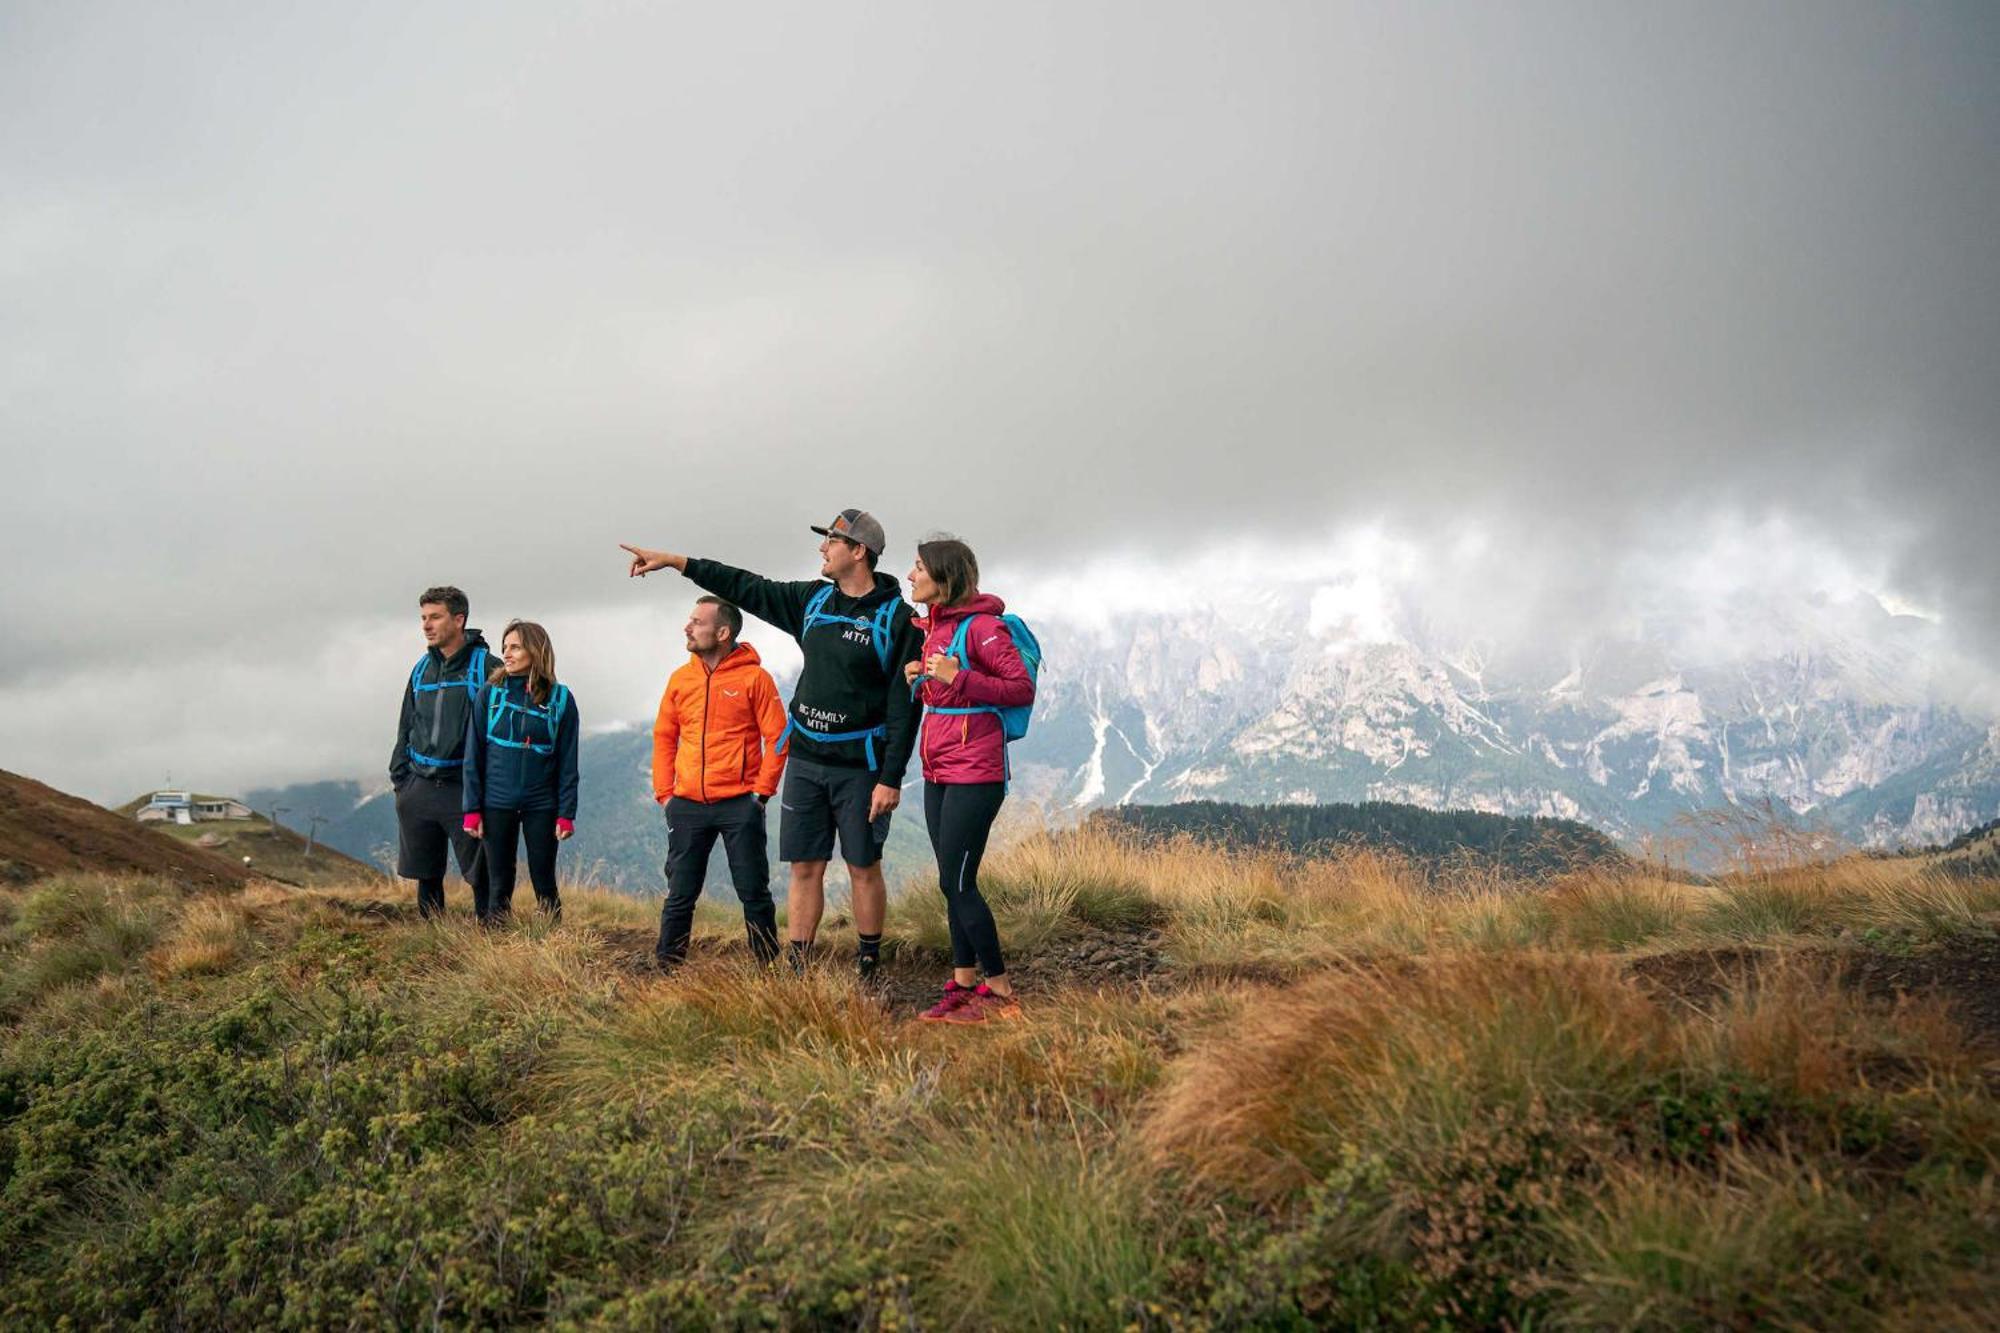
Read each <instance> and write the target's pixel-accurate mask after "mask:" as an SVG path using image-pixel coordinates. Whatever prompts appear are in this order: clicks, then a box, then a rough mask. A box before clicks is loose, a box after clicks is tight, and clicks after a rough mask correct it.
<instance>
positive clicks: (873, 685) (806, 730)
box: [624, 509, 923, 980]
mask: <svg viewBox="0 0 2000 1333" xmlns="http://www.w3.org/2000/svg"><path fill="white" fill-rule="evenodd" d="M813 531H814V532H816V533H818V534H820V536H821V537H822V538H823V540H822V541H821V542H820V545H819V553H820V577H819V578H818V579H812V580H807V581H804V582H798V583H778V582H774V581H773V580H771V579H767V578H764V577H763V576H762V575H758V574H752V573H750V572H748V571H747V570H741V569H735V568H732V567H731V566H729V565H725V564H722V563H720V562H718V561H714V560H699V559H693V558H690V557H688V556H684V555H675V554H672V553H671V552H667V551H649V550H646V549H644V548H642V547H637V546H627V547H625V548H624V549H625V550H627V551H629V552H631V554H632V567H631V571H630V572H631V574H632V575H633V576H634V577H643V576H644V575H647V574H650V573H652V572H653V571H654V570H656V569H676V570H679V571H680V572H681V573H683V574H685V575H687V577H688V579H689V580H690V581H691V582H693V583H694V584H695V585H696V586H698V587H700V588H703V589H706V590H707V591H709V592H712V593H714V594H716V595H717V596H718V597H724V598H727V599H728V600H729V601H731V602H733V603H735V604H736V605H737V606H739V607H741V608H742V609H743V610H744V611H746V612H748V613H749V614H751V615H753V616H756V617H757V618H758V619H760V620H763V621H767V622H768V623H770V624H772V625H775V626H776V627H777V628H779V629H781V630H783V631H784V632H785V633H787V634H789V635H791V636H792V637H793V638H794V639H797V640H798V643H799V649H800V651H801V652H802V653H804V655H805V663H804V665H803V666H802V667H801V668H800V669H799V681H798V685H797V687H796V688H795V689H794V690H793V692H792V704H791V710H790V723H789V725H788V726H787V727H786V729H785V738H784V739H783V740H781V741H780V742H779V744H780V745H781V746H783V747H785V748H786V752H787V759H786V764H785V785H784V789H783V793H782V796H781V798H780V799H781V802H782V806H783V809H784V818H783V819H782V820H781V821H780V823H779V826H778V859H779V860H781V861H788V862H790V863H791V867H792V873H791V886H790V889H789V896H788V899H787V905H786V911H785V917H786V929H785V933H786V935H787V937H788V938H787V942H786V953H787V956H788V957H789V959H790V960H791V964H792V966H793V968H794V969H801V968H803V967H804V965H805V956H806V951H807V950H808V949H809V948H810V947H811V945H812V941H813V937H814V936H815V935H816V934H818V933H819V921H820V916H821V914H822V913H823V912H824V910H825V906H826V867H827V864H828V863H829V862H830V861H831V860H832V859H833V848H834V842H835V840H836V835H837V837H838V841H839V844H840V856H841V859H842V860H843V861H845V862H846V863H847V876H848V881H849V882H850V883H851V884H852V885H853V887H854V929H855V933H856V934H857V935H858V936H859V937H860V947H859V950H858V951H857V954H856V958H855V964H856V967H857V968H858V969H859V971H860V973H861V976H862V978H863V979H864V980H866V979H868V978H869V977H871V976H873V975H874V972H875V969H876V967H877V965H878V964H879V963H880V962H881V957H882V922H883V918H884V917H885V916H887V914H888V902H889V894H888V888H887V886H886V884H885V883H884V880H883V877H882V845H883V843H884V842H886V841H887V840H888V837H889V818H890V812H891V811H893V810H894V809H895V808H896V806H897V805H898V804H899V803H900V801H901V800H902V794H903V770H904V769H905V768H907V767H908V766H909V762H910V751H911V750H912V749H913V748H914V747H915V745H916V739H917V723H918V720H919V716H920V713H921V709H920V708H919V706H918V704H917V702H916V699H915V696H914V695H913V694H912V693H911V691H910V687H909V686H908V684H906V683H905V682H904V679H903V664H904V663H906V662H908V661H910V660H911V659H913V658H915V657H916V656H917V654H918V653H919V652H920V651H921V650H922V648H923V636H922V635H920V634H919V633H918V632H917V629H916V626H915V625H913V624H911V623H910V614H911V613H910V608H909V606H908V604H907V603H905V602H904V601H903V598H902V591H901V588H900V586H899V585H898V584H897V582H896V580H895V579H894V578H892V577H891V576H889V575H887V574H881V573H877V572H876V569H875V565H876V562H877V561H878V560H880V559H881V556H882V548H883V546H884V545H885V544H886V540H885V538H884V535H883V532H882V525H881V524H880V523H878V522H876V521H875V518H874V516H873V515H871V514H868V513H864V512H863V511H861V510H859V509H843V510H842V511H841V512H840V513H839V514H838V515H836V516H835V517H834V519H833V521H832V522H830V523H828V524H827V525H826V526H825V527H823V528H819V527H816V528H814V529H813ZM829 580H830V581H829Z"/></svg>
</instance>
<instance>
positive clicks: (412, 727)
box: [389, 587, 491, 921]
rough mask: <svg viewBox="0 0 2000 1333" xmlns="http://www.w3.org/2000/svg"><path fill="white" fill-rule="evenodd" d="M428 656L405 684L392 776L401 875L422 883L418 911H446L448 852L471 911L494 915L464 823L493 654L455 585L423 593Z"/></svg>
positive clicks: (482, 867) (480, 860)
mask: <svg viewBox="0 0 2000 1333" xmlns="http://www.w3.org/2000/svg"><path fill="white" fill-rule="evenodd" d="M417 610H418V611H419V612H420V613H421V615H422V617H423V631H424V642H425V643H426V644H428V645H429V647H428V649H427V650H426V651H425V653H424V655H423V656H422V657H420V658H418V659H417V664H416V666H415V667H413V668H411V671H410V675H409V678H408V679H407V680H405V681H404V682H403V711H402V714H401V716H399V717H398V718H397V720H396V748H395V750H394V751H393V752H392V753H391V754H390V755H389V782H390V784H391V785H392V786H394V787H395V789H396V829H397V833H398V838H397V849H396V873H397V874H398V875H401V876H402V877H403V878H404V879H413V880H415V881H416V882H417V911H418V912H419V913H421V914H422V915H424V916H427V917H429V916H436V915H439V914H441V913H442V912H443V911H444V871H445V853H446V850H447V849H449V850H450V851H451V852H452V853H454V854H456V856H457V857H458V873H459V874H461V875H463V876H465V880H466V883H468V884H470V885H471V886H472V910H473V911H474V912H475V913H476V914H477V915H478V917H479V919H480V920H482V921H484V920H486V919H487V917H488V916H490V915H491V907H490V905H489V904H488V902H487V894H486V861H485V858H484V857H482V856H480V855H479V840H478V839H477V838H474V837H473V836H472V835H471V834H470V833H467V832H466V831H465V828H464V821H465V810H464V805H463V800H462V797H463V795H464V788H463V783H464V777H465V729H466V719H467V717H469V716H470V715H471V709H472V700H473V697H474V696H475V695H477V694H478V693H479V688H480V687H481V686H482V685H484V684H485V683H486V676H487V673H488V669H489V659H490V658H491V653H490V651H489V650H488V648H487V646H486V639H485V636H483V635H481V634H480V632H479V631H478V630H476V629H474V630H468V629H467V628H466V627H465V617H466V614H467V613H468V611H469V610H470V607H469V606H468V604H467V602H466V600H465V594H464V593H462V592H460V591H459V590H458V589H456V588H451V587H439V588H427V589H425V590H424V592H423V594H422V595H421V596H420V597H418V598H417Z"/></svg>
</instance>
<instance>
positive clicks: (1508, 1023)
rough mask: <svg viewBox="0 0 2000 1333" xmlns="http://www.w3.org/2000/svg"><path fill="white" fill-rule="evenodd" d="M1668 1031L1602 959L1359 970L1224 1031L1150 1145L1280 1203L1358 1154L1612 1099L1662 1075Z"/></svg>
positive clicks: (1171, 1090) (1316, 980) (1148, 1134)
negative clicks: (1496, 1119) (1659, 1067)
mask: <svg viewBox="0 0 2000 1333" xmlns="http://www.w3.org/2000/svg"><path fill="white" fill-rule="evenodd" d="M1668 1029H1669V1025H1668V1022H1667V1019H1666V1017H1665V1015H1664V1014H1663V1013H1662V1012H1661V1011H1660V1009H1659V1008H1658V1007H1657V1006H1656V1005H1655V1004H1654V1003H1653V1002H1652V1001H1651V1000H1650V999H1648V998H1647V996H1646V995H1645V994H1644V993H1643V992H1642V991H1641V990H1640V989H1639V987H1638V986H1637V984H1636V983H1634V982H1633V981H1632V980H1631V979H1630V978H1629V977H1627V976H1626V975H1625V974H1624V973H1622V972H1621V971H1620V970H1618V969H1617V968H1616V967H1615V966H1614V965H1612V964H1610V963H1608V962H1605V961H1602V960H1594V959H1580V958H1568V957H1560V956H1552V955H1538V954H1524V955H1518V956H1514V957H1509V958H1495V957H1493V956H1490V955H1481V954H1462V955H1450V956H1442V957H1437V958H1432V959H1422V960H1414V961H1412V962H1411V963H1409V964H1407V965H1404V966H1401V967H1395V968H1391V967H1384V966H1376V965H1370V966H1365V967H1357V968H1355V969H1353V970H1350V971H1339V972H1332V973H1327V974H1324V975H1321V976H1317V977H1313V978H1310V979H1308V980H1306V981H1303V982H1300V983H1299V984H1297V985H1295V986H1293V987H1291V988H1289V989H1287V990H1286V991H1284V992H1283V993H1282V994H1274V995H1272V996H1270V997H1269V999H1268V1002H1265V1003H1253V1004H1251V1005H1250V1006H1249V1007H1248V1008H1247V1009H1246V1010H1245V1012H1244V1013H1243V1014H1242V1015H1241V1016H1240V1017H1239V1018H1238V1019H1236V1020H1235V1021H1234V1022H1232V1023H1229V1024H1226V1025H1224V1026H1223V1027H1221V1028H1219V1029H1218V1030H1217V1031H1216V1032H1214V1033H1213V1034H1212V1035H1211V1036H1210V1037H1209V1038H1208V1039H1207V1040H1205V1041H1204V1042H1202V1043H1201V1044H1200V1045H1199V1046H1198V1047H1197V1048H1196V1049H1195V1050H1194V1051H1193V1052H1191V1053H1190V1054H1189V1055H1188V1056H1187V1057H1186V1058H1185V1059H1184V1060H1182V1061H1181V1062H1180V1063H1179V1064H1178V1065H1177V1067H1176V1068H1175V1069H1174V1071H1173V1072H1172V1074H1171V1075H1170V1077H1169V1080H1168V1082H1167V1084H1166V1086H1165V1088H1164V1089H1163V1091H1162V1093H1161V1095H1160V1097H1159V1098H1158V1100H1157V1102H1156V1104H1155V1105H1154V1107H1153V1108H1152V1110H1151V1113H1150V1114H1149V1115H1148V1116H1147V1118H1146V1120H1145V1122H1144V1124H1143V1127H1142V1131H1141V1132H1142V1135H1143V1138H1144V1141H1145V1143H1146V1144H1147V1146H1148V1149H1149V1150H1150V1152H1151V1154H1152V1156H1153V1158H1154V1160H1155V1161H1156V1162H1158V1163H1159V1164H1161V1165H1162V1166H1169V1165H1171V1166H1174V1167H1177V1168H1179V1169H1180V1170H1181V1171H1183V1172H1185V1173H1186V1174H1187V1175H1189V1176H1190V1177H1192V1178H1194V1179H1196V1180H1201V1181H1205V1182H1207V1183H1210V1184H1213V1185H1218V1186H1223V1187H1227V1188H1230V1189H1234V1190H1240V1191H1243V1192H1246V1193H1249V1194H1251V1195H1256V1196H1263V1197H1277V1196H1280V1195H1282V1194H1284V1193H1286V1192H1288V1191H1291V1190H1294V1189H1297V1188H1299V1187H1301V1186H1302V1185H1304V1184H1305V1183H1306V1182H1308V1181H1310V1180H1312V1179H1313V1178H1315V1177H1316V1176H1318V1175H1319V1174H1320V1173H1321V1172H1323V1171H1324V1170H1326V1169H1327V1167H1328V1166H1329V1165H1330V1164H1331V1163H1333V1162H1334V1161H1336V1160H1338V1158H1339V1155H1340V1152H1341V1150H1342V1147H1343V1145H1346V1144H1351V1143H1356V1142H1367V1141H1371V1140H1397V1141H1407V1139H1408V1137H1409V1136H1413V1135H1425V1136H1434V1137H1435V1136H1443V1137H1446V1138H1448V1137H1450V1136H1452V1135H1454V1134H1456V1133H1458V1132H1460V1131H1462V1130H1463V1129H1464V1128H1465V1127H1466V1126H1467V1125H1468V1124H1470V1123H1471V1122H1472V1120H1473V1119H1474V1118H1475V1117H1479V1116H1486V1115H1490V1114H1492V1112H1493V1111H1494V1109H1495V1108H1498V1107H1507V1108H1516V1109H1519V1110H1523V1111H1525V1110H1526V1109H1527V1108H1528V1107H1529V1106H1531V1105H1535V1104H1555V1105H1567V1104H1570V1103H1573V1102H1582V1103H1588V1102H1590V1101H1592V1100H1593V1099H1596V1098H1599V1097H1601V1096H1607V1095H1609V1093H1610V1091H1611V1090H1612V1089H1613V1088H1615V1087H1617V1086H1622V1085H1625V1084H1629V1083H1630V1082H1632V1081H1634V1080H1636V1079H1638V1078H1641V1077H1643V1076H1644V1075H1645V1074H1646V1073H1647V1072H1648V1071H1650V1070H1651V1069H1652V1068H1653V1067H1654V1066H1655V1065H1656V1064H1657V1062H1658V1061H1659V1059H1660V1058H1661V1055H1662V1053H1663V1052H1664V1051H1665V1049H1666V1047H1667V1042H1666V1035H1667V1032H1668Z"/></svg>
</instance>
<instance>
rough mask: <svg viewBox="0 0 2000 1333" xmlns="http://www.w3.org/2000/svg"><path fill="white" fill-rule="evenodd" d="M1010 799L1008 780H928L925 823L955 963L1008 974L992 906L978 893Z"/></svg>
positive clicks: (952, 957) (991, 972) (925, 785)
mask: <svg viewBox="0 0 2000 1333" xmlns="http://www.w3.org/2000/svg"><path fill="white" fill-rule="evenodd" d="M1006 799H1007V784H1006V783H1004V782H926V783H924V823H925V825H926V826H927V827H929V829H930V831H931V847H932V848H933V849H935V850H936V852H937V863H938V887H939V888H940V889H943V890H944V906H945V914H946V915H947V916H948V917H949V918H950V921H951V965H952V966H953V967H973V966H975V965H976V966H978V967H979V968H980V969H981V970H982V971H984V972H985V973H986V975H987V976H989V977H997V976H1001V975H1003V974H1004V973H1005V972H1006V971H1007V960H1006V959H1004V958H1002V957H1001V956H1000V931H999V928H998V927H996V926H995V925H994V924H993V909H992V908H990V907H988V906H987V905H986V899H985V898H984V897H983V896H981V894H980V892H979V862H980V859H981V858H982V857H984V856H985V855H986V835H987V834H988V833H989V832H991V831H992V829H993V819H994V817H995V816H996V815H998V814H999V813H1000V803H1001V802H1002V801H1004V800H1006Z"/></svg>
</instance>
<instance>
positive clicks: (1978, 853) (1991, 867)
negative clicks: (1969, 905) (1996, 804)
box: [1935, 819, 2000, 877]
mask: <svg viewBox="0 0 2000 1333" xmlns="http://www.w3.org/2000/svg"><path fill="white" fill-rule="evenodd" d="M1935 864H1936V865H1937V866H1938V867H1939V868H1940V869H1942V870H1944V871H1945V872H1946V873H1947V874H1953V875H1963V876H1972V877H2000V819H1996V820H1994V821H1992V822H1991V823H1988V824H1981V825H1980V826H1979V827H1978V828H1976V829H1969V830H1967V831H1966V832H1964V833H1961V834H1960V835H1959V836H1957V837H1956V838H1953V839H1952V840H1951V841H1950V842H1949V843H1947V844H1946V845H1945V846H1944V847H1943V848H1942V849H1940V850H1939V851H1938V853H1937V855H1936V857H1935Z"/></svg>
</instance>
